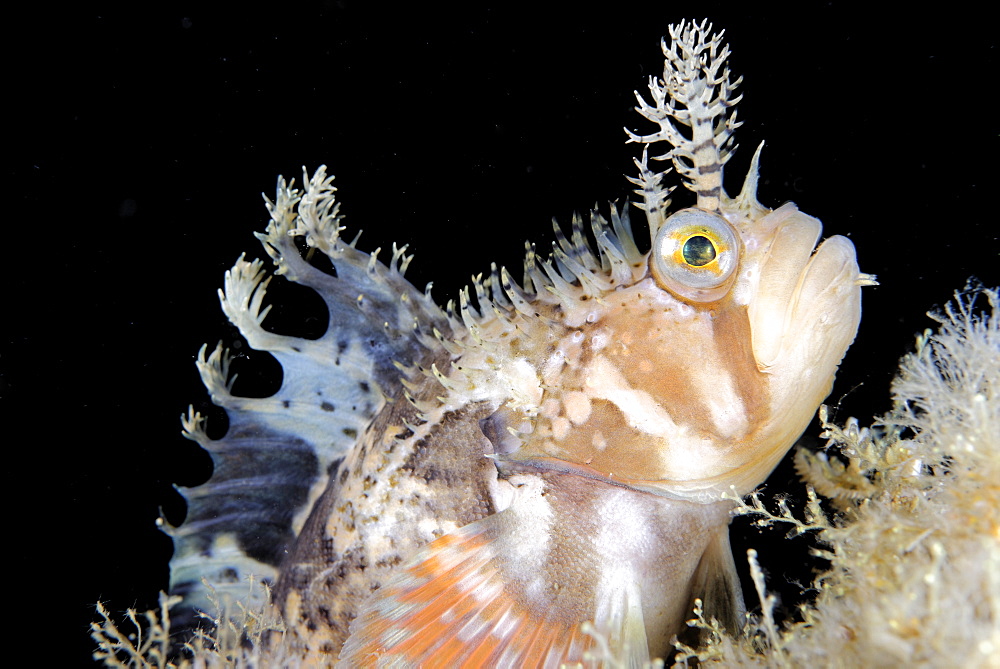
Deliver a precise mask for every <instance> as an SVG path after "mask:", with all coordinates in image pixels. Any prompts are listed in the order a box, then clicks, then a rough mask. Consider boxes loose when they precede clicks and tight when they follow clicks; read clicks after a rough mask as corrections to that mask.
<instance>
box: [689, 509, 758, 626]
mask: <svg viewBox="0 0 1000 669" xmlns="http://www.w3.org/2000/svg"><path fill="white" fill-rule="evenodd" d="M692 593H693V596H694V597H695V598H698V599H701V601H702V609H703V611H704V615H705V619H706V620H711V619H713V618H714V619H715V620H717V621H718V622H719V623H720V624H721V625H722V626H723V627H724V628H725V629H726V630H728V631H729V633H730V634H733V635H734V636H735V635H738V634H739V633H740V630H741V629H742V628H743V622H744V618H745V615H744V614H745V613H746V607H745V606H744V604H743V589H742V588H741V587H740V577H739V574H738V573H737V572H736V564H735V563H734V562H733V551H732V549H731V548H730V546H729V527H728V526H723V527H721V528H720V529H719V530H718V531H717V532H716V534H715V536H714V537H713V538H712V540H711V542H709V544H708V547H707V548H706V549H705V553H704V554H703V555H702V558H701V562H699V563H698V569H697V570H696V571H695V574H694V578H693V579H692Z"/></svg>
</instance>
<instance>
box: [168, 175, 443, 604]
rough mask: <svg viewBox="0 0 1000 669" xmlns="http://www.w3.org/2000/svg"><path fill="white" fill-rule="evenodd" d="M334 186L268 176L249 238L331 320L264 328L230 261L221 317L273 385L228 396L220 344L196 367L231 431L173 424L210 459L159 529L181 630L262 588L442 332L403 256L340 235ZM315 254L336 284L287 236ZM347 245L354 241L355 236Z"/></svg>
mask: <svg viewBox="0 0 1000 669" xmlns="http://www.w3.org/2000/svg"><path fill="white" fill-rule="evenodd" d="M331 182H332V177H327V175H326V172H325V168H323V167H321V168H320V169H319V170H317V171H316V173H315V174H314V175H313V177H312V178H309V176H308V175H305V183H306V184H307V187H306V188H305V189H304V192H300V191H299V190H297V189H295V188H292V187H291V186H290V185H286V184H285V182H284V180H279V183H278V194H277V197H276V198H275V200H274V201H271V200H268V210H269V211H270V213H271V219H272V220H271V223H270V224H269V226H268V228H267V231H266V233H264V234H259V235H258V237H259V238H260V240H261V241H262V243H263V244H264V248H265V250H266V251H267V252H268V254H269V255H270V256H271V257H272V259H273V260H274V261H275V264H276V265H277V273H278V274H282V275H284V276H285V277H287V278H288V279H289V280H291V281H294V282H296V283H299V284H302V285H305V286H309V287H311V288H313V289H314V290H316V292H317V293H319V295H320V296H321V297H322V298H323V300H324V302H325V303H326V306H327V308H328V310H329V323H328V328H327V331H326V333H325V334H324V335H323V336H322V337H321V338H319V339H316V340H308V339H303V338H299V337H292V336H285V335H280V334H276V333H273V332H270V331H268V330H265V329H264V327H263V326H262V322H263V320H264V318H265V317H266V315H267V312H268V310H269V308H270V307H265V306H264V293H265V289H266V286H267V283H268V282H269V281H270V279H269V278H267V277H266V272H265V271H264V269H263V263H262V262H261V261H259V260H256V261H253V262H248V261H246V260H245V259H244V258H242V257H241V258H240V259H239V260H238V261H237V262H236V265H235V266H234V267H233V269H232V270H230V271H229V272H227V273H226V278H225V289H224V290H220V291H219V297H220V300H221V302H222V308H223V311H224V312H225V313H226V315H227V316H228V317H229V320H230V321H232V322H233V324H234V325H236V326H237V327H238V328H239V330H240V332H241V333H242V335H243V336H244V338H245V339H246V340H247V343H248V344H249V345H250V347H251V348H253V349H255V350H258V351H267V352H269V353H271V354H272V355H273V356H274V357H275V358H276V359H277V360H278V362H279V363H280V364H281V367H282V377H283V378H282V385H281V388H280V389H279V390H278V392H277V393H275V395H273V396H271V397H267V398H248V397H239V396H237V395H234V394H233V393H232V388H233V385H232V382H233V377H232V376H231V375H230V371H229V363H230V361H231V356H230V354H229V352H228V351H225V350H223V347H222V345H221V344H220V345H219V346H218V347H217V348H216V349H215V350H214V351H213V352H212V353H208V352H207V349H206V348H204V347H203V348H202V351H201V352H200V354H199V356H198V361H197V362H198V369H199V371H200V372H201V376H202V380H203V382H204V383H205V386H206V388H207V389H208V391H209V394H210V395H211V397H212V401H213V402H215V403H216V404H217V405H219V406H222V407H223V408H225V409H226V411H227V414H228V418H229V430H228V431H227V433H226V435H225V436H224V437H222V438H221V439H210V438H209V437H208V436H207V434H206V432H205V430H204V428H203V425H202V423H203V419H202V418H201V416H200V415H199V414H197V413H195V412H194V411H193V410H190V411H189V413H188V414H187V415H186V416H182V422H183V425H184V435H185V436H186V437H188V438H189V439H192V440H194V441H197V442H198V443H199V444H200V445H201V446H202V447H203V448H205V449H206V450H207V451H208V452H209V454H210V455H211V457H212V461H213V465H214V471H213V473H212V476H211V478H210V479H209V480H208V481H207V482H205V483H204V484H202V485H199V486H195V487H193V488H188V489H185V490H183V491H182V493H181V494H182V495H183V496H184V497H185V499H186V500H187V503H188V514H187V518H186V519H185V521H184V523H183V524H181V525H180V526H179V527H176V528H172V527H165V531H166V532H167V533H168V534H169V535H170V536H171V537H172V538H173V540H174V557H173V559H172V560H171V563H170V568H171V590H172V591H173V592H176V593H178V594H182V595H184V597H185V602H184V607H182V608H183V609H184V610H182V611H181V612H180V613H178V614H177V616H176V617H177V619H180V620H181V622H182V624H183V622H184V621H185V620H186V619H187V617H188V616H190V615H191V612H192V610H194V609H204V608H208V607H209V600H208V594H209V593H208V590H207V589H206V588H205V586H204V585H203V584H202V579H206V580H208V581H209V583H210V585H211V586H212V587H213V588H214V589H215V590H216V592H217V593H218V594H219V595H221V596H222V597H223V598H225V597H226V596H227V595H228V594H233V595H236V596H239V597H243V596H245V594H246V591H247V585H246V582H245V581H246V578H247V576H248V575H249V574H251V573H253V574H254V575H255V576H257V580H258V581H260V580H263V581H269V580H271V579H273V577H274V575H275V571H276V567H277V565H278V564H279V563H280V561H281V559H282V557H283V556H284V553H285V549H286V547H287V546H288V545H289V543H290V542H291V541H292V540H293V539H294V538H295V536H296V535H297V534H298V532H299V530H300V529H301V527H302V524H303V522H304V520H305V516H306V514H307V512H308V510H309V509H310V508H311V506H312V503H313V501H314V500H315V499H316V498H317V497H318V496H319V495H320V493H321V492H322V491H323V490H324V489H325V488H326V483H327V481H328V479H329V476H330V475H331V473H332V471H333V470H335V469H336V466H337V462H338V461H339V460H340V459H341V458H342V457H343V455H344V453H345V452H346V451H347V449H348V448H350V447H351V446H352V445H353V444H354V442H355V440H356V438H357V437H358V435H359V434H361V432H362V431H363V430H364V428H365V426H366V425H367V424H368V423H369V421H370V420H371V418H372V416H373V415H374V414H375V412H376V411H377V410H378V409H379V408H380V407H381V406H382V405H383V403H384V401H385V397H394V396H397V395H399V394H400V391H401V382H402V378H401V377H402V374H403V372H401V369H409V368H412V366H413V365H419V364H422V363H426V364H429V360H430V359H432V358H433V357H434V356H435V355H437V354H439V353H440V351H441V349H440V343H439V341H438V339H436V338H435V337H434V334H433V333H434V332H435V330H437V331H439V332H441V333H445V334H446V335H450V333H451V326H450V324H449V322H448V320H447V318H446V317H445V315H444V313H443V312H442V311H441V310H440V309H439V308H438V307H437V305H436V304H434V302H433V300H431V298H430V296H429V295H427V294H425V293H422V292H419V291H417V290H416V289H415V288H414V287H413V286H412V285H411V284H410V283H409V282H408V281H407V280H406V279H405V278H404V277H403V272H404V271H405V269H406V265H407V264H408V263H409V260H410V258H409V257H408V256H406V255H404V253H403V251H404V250H405V249H397V248H395V247H394V248H393V255H392V259H391V260H390V261H389V265H388V266H387V265H384V264H382V263H381V262H378V261H377V260H376V254H377V252H376V254H371V255H369V254H367V253H363V252H361V251H359V250H357V249H356V248H355V247H354V242H351V243H349V244H348V243H346V242H344V241H343V240H342V239H341V238H340V232H341V231H342V229H343V228H342V227H341V223H342V217H341V216H340V213H339V205H338V203H337V202H336V200H335V198H334V193H335V191H336V189H335V188H334V187H333V186H332V183H331ZM296 237H299V238H300V239H301V238H304V240H305V242H306V245H307V246H309V247H311V248H310V253H311V252H312V250H313V249H318V250H320V251H321V252H323V253H324V254H325V255H326V256H327V257H328V258H329V260H330V262H331V263H332V264H333V267H334V271H335V274H327V273H324V272H322V271H320V270H319V269H317V268H316V267H314V266H313V265H311V264H310V263H309V262H307V261H306V259H304V258H303V257H302V255H301V253H300V252H299V250H298V249H297V247H296V242H295V238H296ZM355 241H356V240H355Z"/></svg>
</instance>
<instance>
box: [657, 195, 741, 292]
mask: <svg viewBox="0 0 1000 669" xmlns="http://www.w3.org/2000/svg"><path fill="white" fill-rule="evenodd" d="M739 257H740V242H739V236H738V235H737V234H736V231H735V230H734V229H733V227H732V226H731V225H730V224H729V223H728V222H726V220H725V219H724V218H722V217H721V216H719V215H718V214H713V213H710V212H707V211H703V210H701V209H683V210H681V211H679V212H677V213H676V214H674V215H673V216H671V217H670V218H668V219H667V221H666V223H665V224H664V225H663V227H661V228H660V230H659V232H657V233H656V238H655V239H654V240H653V249H652V251H651V252H650V258H649V267H650V271H651V272H652V273H653V277H654V278H655V279H656V283H657V284H659V285H660V287H661V288H663V289H665V290H668V291H670V292H671V293H673V294H674V295H676V296H677V297H680V298H682V299H685V300H688V301H691V302H713V301H715V300H718V299H720V298H721V297H722V296H723V295H725V294H726V291H728V290H729V287H730V285H732V282H733V278H734V277H735V276H736V268H737V266H738V265H739Z"/></svg>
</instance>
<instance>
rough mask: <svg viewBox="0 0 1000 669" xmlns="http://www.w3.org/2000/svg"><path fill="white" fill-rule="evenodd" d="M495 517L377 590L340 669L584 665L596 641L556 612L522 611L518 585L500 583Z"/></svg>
mask: <svg viewBox="0 0 1000 669" xmlns="http://www.w3.org/2000/svg"><path fill="white" fill-rule="evenodd" d="M500 515H502V514H497V515H495V516H490V517H489V518H486V519H484V520H481V521H479V522H477V523H473V524H471V525H468V526H466V527H464V528H462V529H460V530H458V531H457V532H455V533H453V534H448V535H445V536H443V537H441V538H440V539H438V540H436V541H434V542H433V543H431V544H429V545H428V546H427V547H425V548H424V549H423V550H422V551H421V552H420V553H419V554H418V555H417V556H416V557H415V559H414V560H413V561H412V562H411V563H410V564H409V566H407V567H405V568H403V570H402V571H401V572H399V573H398V574H397V575H396V576H394V577H393V578H392V579H391V580H390V581H389V582H388V583H386V584H385V586H383V587H382V588H381V589H380V590H378V591H377V592H375V593H374V594H373V595H372V598H371V599H370V600H368V602H367V603H366V604H365V605H364V606H363V607H362V609H361V611H360V613H359V615H358V617H357V618H356V619H355V621H354V622H353V623H352V625H351V634H350V636H349V637H348V639H347V642H346V643H345V644H344V648H343V650H342V651H341V654H340V662H341V666H352V667H372V666H376V665H379V666H388V665H392V666H407V667H411V666H412V667H416V666H448V667H482V666H521V667H536V666H537V667H543V666H552V667H556V666H559V665H560V664H562V663H565V662H580V661H582V660H583V654H584V651H585V650H586V649H587V648H589V647H591V646H592V645H593V639H592V638H591V637H589V636H587V635H585V634H583V633H582V632H581V631H580V625H579V624H578V623H577V622H574V621H568V620H563V619H562V618H561V617H560V615H559V612H558V611H552V610H545V609H543V610H535V609H536V608H537V607H531V606H529V605H526V603H525V601H524V598H523V597H520V596H519V594H518V592H517V590H518V585H517V584H516V582H515V583H511V582H510V581H509V580H506V579H505V578H504V574H503V571H504V569H503V557H502V556H500V557H499V558H498V554H502V553H504V550H503V546H502V545H499V546H498V545H497V544H498V542H499V543H502V541H503V540H505V539H506V536H505V534H504V533H503V530H502V528H501V527H498V525H502V523H498V516H500ZM515 581H516V579H515ZM581 622H582V621H581Z"/></svg>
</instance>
